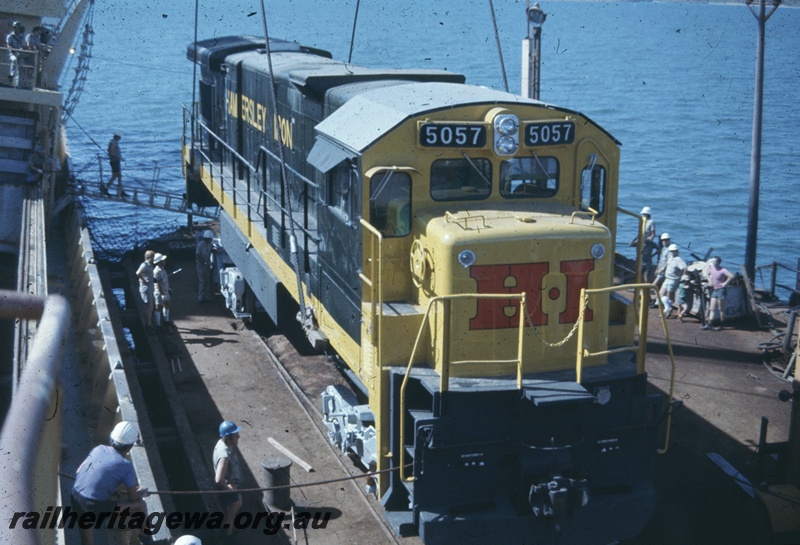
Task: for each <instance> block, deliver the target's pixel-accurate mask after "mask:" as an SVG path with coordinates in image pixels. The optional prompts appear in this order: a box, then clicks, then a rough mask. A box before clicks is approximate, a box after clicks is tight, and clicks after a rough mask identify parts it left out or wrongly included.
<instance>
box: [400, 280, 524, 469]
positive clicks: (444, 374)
mask: <svg viewBox="0 0 800 545" xmlns="http://www.w3.org/2000/svg"><path fill="white" fill-rule="evenodd" d="M477 299H503V300H506V301H508V300H511V301H514V300H516V301H519V312H520V316H527V315H528V306H527V303H526V299H525V292H523V293H461V294H453V295H440V296H438V297H434V298H432V299H431V300H430V301H429V302H428V308H427V310H426V311H425V315H424V316H423V317H422V323H421V324H420V327H419V331H418V332H417V338H416V339H415V340H414V347H413V348H412V349H411V356H410V357H409V360H408V366H407V367H406V373H405V376H404V377H403V382H402V384H401V385H400V414H401V415H404V414H406V388H407V387H408V380H409V377H410V376H411V369H412V367H413V366H414V360H415V359H416V354H417V350H418V349H419V346H420V343H421V341H422V339H423V338H424V336H425V331H426V329H427V323H428V321H429V319H430V315H431V311H432V309H433V308H434V307H437V306H441V309H442V310H441V314H440V316H441V318H440V319H441V321H442V323H443V324H449V323H450V316H451V306H452V302H453V301H457V300H477ZM444 330H445V332H448V331H449V328H448V327H445V328H444ZM524 339H525V320H519V335H518V340H517V357H516V358H512V359H507V360H488V361H487V360H485V359H482V360H480V361H477V360H476V361H471V360H461V361H450V350H449V346H450V339H449V335H448V334H447V333H445V338H443V339H442V341H441V343H440V347H441V350H440V354H441V373H440V375H439V391H440V392H441V393H442V394H445V393H446V392H447V391H448V390H449V389H450V366H451V365H469V364H478V363H480V364H482V365H486V366H492V365H503V364H514V365H515V366H516V368H517V373H516V378H517V388H518V389H520V390H521V389H522V383H523V372H522V362H523V341H524ZM405 422H406V419H405V418H403V417H402V416H401V418H400V441H399V444H400V449H399V450H400V452H399V455H400V479H401V480H403V481H405V482H411V481H413V480H414V477H413V476H409V475H406V469H407V468H406V451H405V444H406V442H405V440H406V424H405Z"/></svg>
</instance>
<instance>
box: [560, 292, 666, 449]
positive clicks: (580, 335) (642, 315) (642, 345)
mask: <svg viewBox="0 0 800 545" xmlns="http://www.w3.org/2000/svg"><path fill="white" fill-rule="evenodd" d="M630 290H633V298H634V302H638V305H636V307H638V310H637V315H638V322H639V324H638V327H639V338H638V342H636V343H634V344H631V345H627V346H618V347H614V348H611V349H608V350H600V351H598V352H590V351H589V349H588V348H587V343H586V338H585V335H584V324H585V321H586V320H585V316H584V313H583V312H581V313H580V315H579V316H578V323H577V326H578V331H577V339H578V341H577V357H576V364H575V382H578V383H580V382H581V380H582V379H583V364H584V361H585V360H586V359H588V358H592V357H598V356H610V355H613V354H619V353H623V352H633V353H634V354H635V357H636V374H638V375H641V374H643V373H644V372H645V359H646V355H647V354H646V350H647V328H648V309H649V307H650V304H649V301H650V293H651V292H653V291H655V292H656V294H657V293H658V288H657V287H656V286H655V285H653V284H646V283H645V284H642V283H640V284H624V285H621V286H609V287H606V288H594V289H586V288H583V289H581V298H580V301H581V308H587V306H588V304H589V298H590V297H591V296H593V295H606V294H609V293H612V292H620V291H625V292H628V291H630ZM655 300H656V301H657V303H658V315H659V316H660V317H661V326H662V328H663V330H664V339H665V342H666V345H667V354H668V355H669V360H670V365H671V372H670V381H669V404H670V406H671V404H672V398H673V395H674V391H675V355H674V354H673V353H672V344H671V342H670V339H669V329H667V319H666V312H664V307H663V303H662V302H661V298H660V297H658V296H657V295H656V297H655ZM671 424H672V412H671V411H669V412H668V414H667V424H666V434H665V437H664V446H663V447H662V448H661V449H659V450H658V453H659V454H664V453H666V452H667V448H668V446H669V435H670V428H671Z"/></svg>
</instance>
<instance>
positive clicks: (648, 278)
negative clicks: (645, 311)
mask: <svg viewBox="0 0 800 545" xmlns="http://www.w3.org/2000/svg"><path fill="white" fill-rule="evenodd" d="M640 214H641V216H642V218H644V242H643V243H642V280H643V281H644V282H653V281H654V280H655V278H656V267H655V265H653V259H654V258H655V257H656V255H658V244H656V241H655V238H656V224H655V223H654V222H653V211H652V210H651V209H650V207H649V206H645V207H644V208H642V211H641V212H640ZM638 244H639V235H636V236H635V237H634V238H633V240H632V241H631V242H630V244H629V246H636V245H638Z"/></svg>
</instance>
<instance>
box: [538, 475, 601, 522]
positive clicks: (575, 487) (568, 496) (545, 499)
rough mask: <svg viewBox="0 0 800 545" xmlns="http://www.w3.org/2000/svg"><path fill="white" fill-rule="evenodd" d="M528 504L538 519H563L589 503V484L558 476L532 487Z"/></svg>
mask: <svg viewBox="0 0 800 545" xmlns="http://www.w3.org/2000/svg"><path fill="white" fill-rule="evenodd" d="M528 502H529V503H530V504H531V509H532V510H533V514H534V516H536V517H544V518H550V519H562V518H566V517H568V516H570V515H572V514H573V513H575V512H576V511H577V510H578V509H580V508H581V507H584V506H586V504H588V503H589V483H588V482H587V481H586V479H581V480H579V481H578V480H575V479H568V478H566V477H561V476H559V475H556V476H554V477H553V478H552V480H550V481H548V482H546V483H541V484H534V485H532V486H531V490H530V494H529V495H528Z"/></svg>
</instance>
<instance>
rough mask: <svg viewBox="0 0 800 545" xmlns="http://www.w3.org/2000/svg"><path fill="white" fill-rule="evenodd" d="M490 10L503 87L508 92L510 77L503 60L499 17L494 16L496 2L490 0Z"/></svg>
mask: <svg viewBox="0 0 800 545" xmlns="http://www.w3.org/2000/svg"><path fill="white" fill-rule="evenodd" d="M489 10H490V11H491V12H492V26H493V27H494V41H495V42H496V43H497V54H498V55H499V56H500V70H502V72H503V87H505V90H506V93H507V92H508V78H507V77H506V65H505V63H504V62H503V48H502V47H500V34H499V33H498V31H497V19H495V16H494V2H492V0H489Z"/></svg>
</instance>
